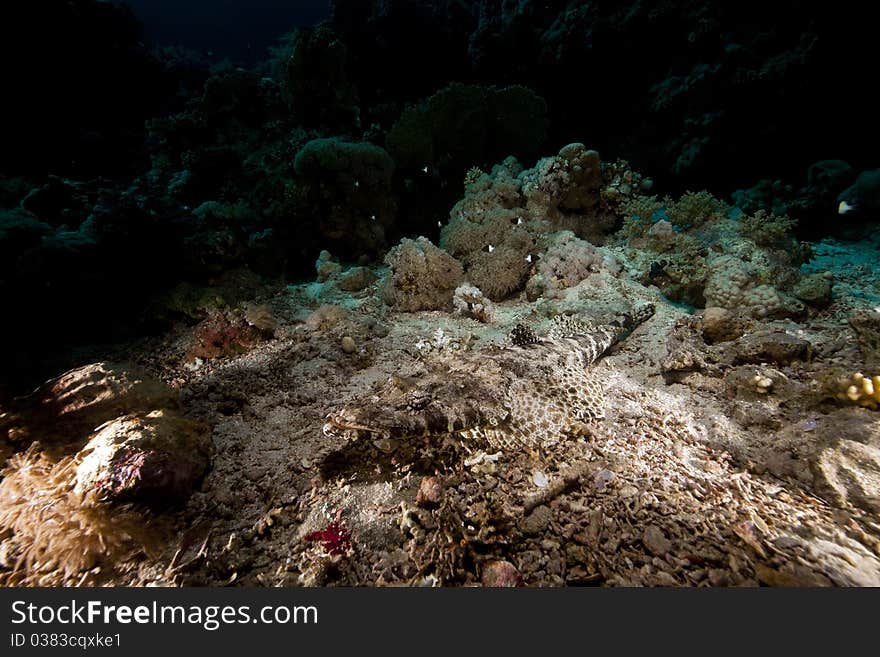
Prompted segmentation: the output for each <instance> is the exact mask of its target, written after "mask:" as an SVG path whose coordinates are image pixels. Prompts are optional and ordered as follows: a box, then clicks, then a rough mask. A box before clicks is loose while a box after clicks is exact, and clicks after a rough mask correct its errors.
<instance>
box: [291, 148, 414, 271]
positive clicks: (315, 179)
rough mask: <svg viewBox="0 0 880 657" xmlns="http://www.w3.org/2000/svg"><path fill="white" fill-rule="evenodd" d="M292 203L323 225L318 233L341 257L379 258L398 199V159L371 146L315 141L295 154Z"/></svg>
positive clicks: (320, 225) (381, 149) (392, 220)
mask: <svg viewBox="0 0 880 657" xmlns="http://www.w3.org/2000/svg"><path fill="white" fill-rule="evenodd" d="M293 168H294V171H295V172H296V175H297V184H298V187H297V192H296V195H295V200H294V205H295V206H296V208H297V209H298V210H299V212H300V213H302V214H309V215H311V216H312V217H314V218H317V220H318V221H319V230H320V233H321V234H322V235H323V236H324V238H325V239H327V240H330V241H331V242H332V243H334V244H336V245H337V246H338V250H339V251H341V255H343V256H346V257H357V256H360V255H363V254H364V253H368V254H375V253H378V252H379V250H381V249H383V248H384V247H385V231H386V229H387V228H388V227H389V226H391V224H392V223H393V222H394V218H395V214H396V212H397V199H396V197H395V195H394V193H393V191H392V189H391V177H392V175H393V173H394V161H393V160H392V159H391V157H390V156H389V155H388V153H387V152H385V150H384V149H383V148H381V147H379V146H376V145H374V144H370V143H367V142H348V141H343V140H340V139H313V140H312V141H310V142H308V143H307V144H306V145H305V146H303V148H302V149H301V150H300V151H299V153H297V155H296V159H295V160H294V163H293Z"/></svg>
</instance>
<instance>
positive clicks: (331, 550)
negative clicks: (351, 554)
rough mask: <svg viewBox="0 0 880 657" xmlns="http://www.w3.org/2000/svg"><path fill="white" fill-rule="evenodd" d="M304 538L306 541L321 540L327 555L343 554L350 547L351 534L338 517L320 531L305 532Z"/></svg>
mask: <svg viewBox="0 0 880 657" xmlns="http://www.w3.org/2000/svg"><path fill="white" fill-rule="evenodd" d="M305 538H306V540H307V541H321V543H323V547H324V551H325V552H326V553H327V554H329V555H338V554H345V553H346V552H348V551H349V550H350V549H351V534H349V533H348V529H347V528H346V527H345V525H344V524H343V522H342V520H340V519H339V518H337V519H336V520H334V521H333V522H331V523H330V524H329V525H327V526H326V527H325V528H324V529H322V530H320V531H317V532H311V533H310V534H306V537H305Z"/></svg>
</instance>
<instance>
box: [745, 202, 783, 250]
mask: <svg viewBox="0 0 880 657" xmlns="http://www.w3.org/2000/svg"><path fill="white" fill-rule="evenodd" d="M796 225H797V220H795V219H790V218H788V217H786V216H782V217H778V216H776V215H774V214H769V213H768V212H766V211H764V210H758V211H756V212H755V213H754V214H744V215H742V216H740V218H739V232H740V234H742V235H743V236H744V237H747V238H749V239H751V240H752V241H753V242H754V243H755V244H758V245H760V246H775V245H780V244H784V243H785V241H786V240H787V239H788V240H790V239H791V230H792V228H794V227H795V226H796Z"/></svg>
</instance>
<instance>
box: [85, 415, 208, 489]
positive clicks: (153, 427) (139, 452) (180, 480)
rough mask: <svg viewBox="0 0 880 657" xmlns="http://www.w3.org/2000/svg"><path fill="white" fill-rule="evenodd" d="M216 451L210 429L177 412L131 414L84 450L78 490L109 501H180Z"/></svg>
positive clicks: (98, 434) (102, 429)
mask: <svg viewBox="0 0 880 657" xmlns="http://www.w3.org/2000/svg"><path fill="white" fill-rule="evenodd" d="M212 449H213V443H212V442H211V437H210V432H209V431H208V430H207V428H206V427H205V426H204V425H201V424H199V423H197V422H194V421H192V420H189V419H187V418H184V417H183V416H181V415H179V414H178V413H176V412H174V411H167V410H156V411H151V412H149V413H135V414H132V415H126V416H123V417H120V418H117V419H115V420H112V421H110V422H107V423H106V424H104V425H102V426H101V427H99V428H98V430H97V432H96V433H95V434H94V435H93V436H92V438H91V440H89V442H88V444H87V445H86V446H85V447H84V448H83V449H82V450H80V452H79V454H78V458H79V459H80V463H79V465H78V466H77V468H76V475H75V481H76V484H75V487H74V489H75V490H76V491H77V492H78V493H81V494H86V493H88V492H90V491H94V492H95V493H97V495H98V497H99V499H101V500H102V501H106V502H120V503H121V502H139V503H148V504H157V505H166V504H175V503H179V502H182V501H185V500H186V499H187V498H188V497H189V496H190V494H191V493H192V492H193V490H194V489H195V487H196V485H197V484H198V482H199V481H200V480H201V478H202V477H203V476H204V474H205V473H206V472H207V470H208V466H209V465H210V457H211V452H212Z"/></svg>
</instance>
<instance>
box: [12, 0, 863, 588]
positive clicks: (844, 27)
mask: <svg viewBox="0 0 880 657" xmlns="http://www.w3.org/2000/svg"><path fill="white" fill-rule="evenodd" d="M11 5H15V8H14V12H15V16H14V17H13V16H11V14H12V11H13V9H12V7H11ZM866 11H867V10H866V9H863V8H862V7H861V6H860V4H859V3H855V2H843V3H822V4H817V6H815V7H814V6H812V5H811V4H808V3H801V2H796V1H794V0H782V1H780V2H775V3H767V2H754V1H752V0H744V1H741V2H736V3H731V2H721V1H720V0H699V1H697V0H681V1H678V2H672V1H670V2H666V1H662V0H658V1H656V2H640V1H636V0H620V1H618V2H602V1H598V0H597V1H576V0H470V1H465V0H373V1H370V0H329V1H327V0H324V1H319V0H313V1H311V2H308V1H306V2H292V1H289V2H285V1H283V0H275V1H274V2H273V1H268V0H265V1H257V2H246V1H244V0H241V1H238V0H230V1H228V2H224V3H216V2H213V3H212V2H205V1H196V0H193V1H190V2H187V1H186V0H179V1H177V2H170V1H159V0H154V1H149V0H132V1H131V2H129V3H123V2H107V1H100V0H41V1H40V2H28V3H6V5H5V6H4V7H3V9H0V12H2V13H3V14H4V16H3V18H2V21H0V23H2V24H3V25H4V27H5V28H6V29H5V30H4V31H5V32H9V34H7V35H6V36H5V37H4V39H3V40H2V41H3V46H2V47H3V48H4V49H5V50H6V51H7V52H6V59H5V61H7V62H14V64H13V65H9V66H7V67H6V68H5V70H4V87H5V93H4V98H5V100H4V115H5V118H4V120H3V121H2V125H0V131H2V148H0V298H2V300H3V311H4V312H3V321H2V322H0V350H2V358H0V468H2V469H0V584H2V585H4V586H138V587H141V586H211V587H219V586H230V585H231V586H249V587H276V586H286V587H299V586H308V587H325V586H368V587H377V586H444V587H460V586H486V587H501V586H526V587H561V586H610V587H634V586H661V587H727V586H776V587H792V586H811V587H814V586H857V587H861V586H880V231H878V226H880V138H878V137H880V131H878V125H877V110H876V101H874V100H873V92H874V91H875V85H874V84H873V82H872V71H873V68H874V64H875V63H876V61H877V54H876V35H875V32H876V24H875V23H874V22H872V21H871V20H869V19H868V17H867V16H866V15H865V13H866Z"/></svg>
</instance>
